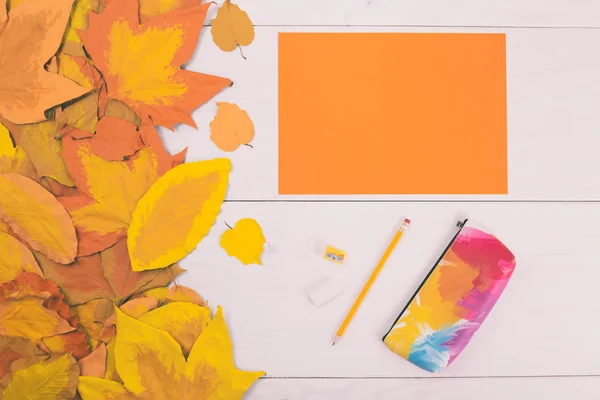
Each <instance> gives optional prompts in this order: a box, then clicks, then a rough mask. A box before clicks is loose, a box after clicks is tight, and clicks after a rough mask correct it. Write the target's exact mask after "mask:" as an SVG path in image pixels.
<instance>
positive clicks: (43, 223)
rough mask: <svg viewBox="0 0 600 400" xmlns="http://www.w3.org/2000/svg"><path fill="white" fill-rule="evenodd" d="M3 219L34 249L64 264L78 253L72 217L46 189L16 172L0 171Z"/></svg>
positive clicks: (70, 261)
mask: <svg viewBox="0 0 600 400" xmlns="http://www.w3.org/2000/svg"><path fill="white" fill-rule="evenodd" d="M0 219H2V220H3V221H4V222H5V223H6V224H7V225H8V226H10V227H11V229H12V230H13V231H14V232H15V233H16V234H17V235H18V236H19V237H20V238H21V239H23V240H24V241H25V242H27V244H29V246H31V247H32V248H33V249H34V250H37V251H39V252H41V253H44V254H45V255H47V256H48V258H50V259H51V260H54V261H56V262H59V263H62V264H69V263H72V262H73V261H74V259H75V254H77V237H76V236H75V228H74V227H73V223H72V221H71V217H69V214H67V211H66V210H65V209H64V207H63V206H62V205H61V204H60V203H59V202H58V200H56V198H55V197H54V196H52V195H51V194H50V193H49V192H48V191H47V190H46V189H44V188H43V187H42V186H40V185H39V184H37V183H35V182H34V181H32V180H31V179H29V178H26V177H24V176H21V175H17V174H0Z"/></svg>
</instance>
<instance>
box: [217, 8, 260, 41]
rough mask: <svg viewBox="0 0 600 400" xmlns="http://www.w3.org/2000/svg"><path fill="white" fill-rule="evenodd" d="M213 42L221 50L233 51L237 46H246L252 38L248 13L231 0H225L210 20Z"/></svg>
mask: <svg viewBox="0 0 600 400" xmlns="http://www.w3.org/2000/svg"><path fill="white" fill-rule="evenodd" d="M211 33H212V38H213V42H215V44H216V45H217V46H219V48H220V49H221V50H223V51H233V50H235V48H236V47H237V46H248V45H249V44H250V43H252V41H253V40H254V25H252V21H250V18H248V14H246V12H245V11H243V10H242V9H240V8H239V7H238V6H237V5H235V4H233V3H231V0H225V2H224V3H223V5H222V6H221V8H219V11H218V12H217V16H216V17H215V19H213V20H212V29H211Z"/></svg>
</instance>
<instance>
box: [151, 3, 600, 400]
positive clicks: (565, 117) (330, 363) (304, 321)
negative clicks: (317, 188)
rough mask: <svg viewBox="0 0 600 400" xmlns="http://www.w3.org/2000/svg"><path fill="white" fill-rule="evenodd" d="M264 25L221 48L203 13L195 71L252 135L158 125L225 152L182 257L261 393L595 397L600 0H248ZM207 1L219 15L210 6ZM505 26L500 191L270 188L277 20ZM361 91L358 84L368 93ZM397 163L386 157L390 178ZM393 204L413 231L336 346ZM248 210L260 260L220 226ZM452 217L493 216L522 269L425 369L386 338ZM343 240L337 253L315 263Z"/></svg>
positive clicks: (172, 142) (599, 333)
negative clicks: (226, 171)
mask: <svg viewBox="0 0 600 400" xmlns="http://www.w3.org/2000/svg"><path fill="white" fill-rule="evenodd" d="M239 3H240V5H241V6H242V7H243V8H244V9H245V10H247V11H248V13H249V14H250V16H251V17H252V19H253V21H254V23H255V24H256V39H255V41H254V43H253V44H252V45H251V46H249V47H247V48H245V49H244V53H245V55H246V56H247V58H248V59H247V60H243V59H242V58H241V57H240V56H239V54H238V53H237V52H233V53H222V52H220V50H218V49H217V48H216V46H214V44H213V43H212V42H211V40H210V32H209V31H208V29H209V28H206V29H205V30H204V33H203V38H202V39H201V44H200V46H199V49H198V52H197V54H196V56H195V57H194V59H193V60H192V61H191V62H190V64H189V65H188V68H189V69H192V70H196V71H201V72H208V73H216V74H221V75H223V76H227V77H230V78H232V79H233V81H234V82H235V83H234V86H233V87H232V88H230V89H228V90H226V91H224V92H223V93H222V94H220V95H219V96H217V98H216V99H215V101H229V102H236V103H238V104H239V105H240V106H241V107H242V108H245V109H246V110H248V112H249V114H250V115H251V117H252V119H253V120H254V123H255V126H256V138H255V140H254V141H253V145H254V148H253V149H250V148H245V147H242V148H240V149H238V150H237V151H236V152H234V153H223V152H221V151H219V150H218V149H216V147H215V146H214V145H213V144H212V142H211V141H210V139H209V130H208V123H209V121H210V120H211V119H212V118H213V116H214V114H215V112H216V105H215V101H212V102H210V103H209V104H207V105H205V106H203V107H201V108H200V109H199V110H198V111H197V112H195V113H194V119H195V120H196V122H197V123H198V126H199V131H196V130H193V129H191V128H187V127H178V128H177V129H176V133H171V132H164V131H163V132H162V135H163V138H164V139H165V140H166V143H167V147H168V148H169V149H170V150H172V151H176V150H180V149H181V148H183V147H185V146H189V153H188V160H189V161H194V160H200V159H205V158H212V157H229V158H231V159H232V162H233V165H234V171H233V172H232V175H231V182H230V188H229V193H228V197H227V198H228V200H227V202H226V204H225V205H224V206H223V210H222V213H221V215H220V216H219V219H218V222H217V223H216V225H215V226H214V227H213V229H212V231H211V233H210V235H209V236H208V237H207V238H206V239H205V240H204V241H203V242H202V243H201V244H200V246H199V247H198V249H197V250H196V251H194V252H193V253H192V254H191V255H190V256H189V257H188V258H187V259H186V260H185V261H184V262H183V263H182V265H183V267H185V268H187V269H188V271H189V272H188V273H186V274H185V275H184V276H182V277H181V279H179V281H180V283H182V284H186V285H189V286H191V287H193V288H194V289H196V290H198V291H199V292H200V293H201V294H202V295H203V296H204V297H205V298H206V299H208V301H209V302H210V304H211V305H212V306H216V305H217V304H221V305H223V307H224V309H225V316H226V319H227V322H228V324H229V326H230V328H231V334H232V337H233V342H234V347H235V356H236V363H237V365H238V366H239V367H240V368H244V369H264V370H266V371H267V372H268V377H267V378H266V379H261V380H260V381H259V382H258V383H257V384H256V385H255V386H254V387H253V389H252V390H251V391H250V392H249V393H248V396H247V398H248V399H253V400H267V399H268V400H284V399H285V400H299V399H302V400H329V399H336V400H337V399H350V400H353V399H361V400H362V399H398V398H407V399H456V400H459V399H460V400H462V399H476V398H477V399H508V398H527V399H550V400H553V399H569V400H570V399H597V398H598V393H599V392H600V361H599V360H600V348H598V346H596V341H597V338H599V337H600V318H598V316H599V315H600V300H598V296H597V293H598V283H597V282H598V281H599V278H600V272H599V271H600V230H599V229H598V226H599V224H600V179H599V177H600V157H598V155H597V154H598V148H600V112H599V111H598V110H599V108H598V107H599V106H600V78H599V76H600V52H599V51H597V48H598V45H599V44H600V29H598V28H600V1H597V0H503V1H499V0H370V1H369V0H344V1H339V0H306V1H302V2H293V1H282V0H244V1H241V0H240V2H239ZM214 11H215V10H214V9H213V10H212V12H213V13H214ZM290 31H295V32H315V31H318V32H357V31H360V32H473V33H476V32H503V33H506V35H507V80H508V88H507V90H508V125H509V133H508V143H509V146H508V162H509V194H508V195H507V196H443V195H442V196H280V195H279V194H278V191H277V135H278V131H277V35H278V33H279V32H290ZM362 101H368V99H362ZM392 174H393V171H390V175H392ZM403 216H409V217H411V218H412V219H413V225H412V227H411V228H410V231H409V233H408V234H407V236H406V237H405V239H404V240H403V241H402V243H401V245H400V246H399V247H398V249H397V250H396V252H395V253H394V254H393V256H392V258H391V259H390V262H389V264H388V265H387V267H386V268H385V270H384V272H383V274H382V276H381V278H380V279H379V280H378V282H377V283H376V285H375V286H374V288H373V291H372V293H371V294H370V296H369V297H368V298H367V300H366V301H365V303H364V305H363V307H362V308H361V310H360V312H359V313H358V315H357V317H356V318H355V320H354V321H353V323H352V325H351V327H350V329H349V330H348V332H347V334H346V335H345V337H344V339H343V340H342V342H341V343H339V345H336V346H335V347H334V348H332V347H331V344H330V340H331V337H332V335H333V333H334V331H335V328H336V327H337V324H338V323H339V322H340V320H341V319H342V318H343V316H344V314H345V312H346V310H347V308H348V307H349V305H350V304H351V302H352V301H353V299H354V296H355V295H356V293H357V291H358V290H359V289H360V287H361V286H362V284H363V282H364V280H365V279H366V277H367V276H368V274H369V272H370V269H371V268H372V266H373V264H374V263H375V262H376V261H377V259H378V257H379V256H380V254H381V252H382V251H383V250H384V247H385V245H386V243H387V241H388V240H389V238H390V235H392V234H393V230H394V227H395V226H396V225H397V223H398V222H399V220H400V219H401V218H402V217H403ZM244 217H252V218H255V219H257V220H258V221H259V223H260V224H261V225H262V227H263V230H264V232H265V235H266V237H267V240H268V242H269V243H268V246H267V248H266V251H265V254H264V256H263V262H264V265H263V266H255V265H253V266H247V267H244V266H242V265H241V264H240V263H239V262H238V261H237V260H235V259H233V258H230V257H228V256H227V255H226V254H225V252H224V251H223V250H222V249H221V248H220V247H219V237H220V235H221V233H222V232H224V231H225V229H227V227H226V226H225V223H224V222H228V223H229V224H232V223H235V221H237V220H238V219H240V218H244ZM461 217H471V218H473V219H476V220H478V221H479V222H481V223H483V224H484V225H485V226H487V227H488V228H490V229H491V230H492V231H494V232H495V233H496V234H497V235H498V236H499V237H500V238H501V239H502V240H504V241H505V242H506V244H507V245H508V246H509V247H510V248H511V249H512V250H513V251H514V253H515V254H516V257H517V269H516V272H515V274H514V277H513V279H512V281H511V283H510V284H509V286H508V288H507V289H506V291H505V293H504V294H503V296H502V297H501V299H500V301H499V302H498V304H497V306H496V307H495V309H494V311H492V313H491V315H490V317H489V319H488V320H487V321H486V323H485V324H484V325H483V326H482V328H481V329H480V331H479V332H478V333H477V334H476V336H475V338H474V339H473V341H472V342H471V343H470V344H469V346H468V347H467V348H466V350H465V351H464V352H463V354H462V355H461V356H460V357H459V358H458V359H457V360H456V362H455V363H454V364H453V365H452V366H450V367H449V368H448V369H447V370H446V371H445V372H444V373H442V374H436V375H432V374H429V373H425V372H423V371H421V370H419V369H418V368H416V367H414V366H412V365H411V364H410V363H408V362H407V361H405V360H403V359H401V358H400V357H398V356H396V355H394V354H393V353H391V352H390V351H389V350H387V348H386V347H385V346H384V345H383V344H382V343H381V336H382V335H383V334H384V333H385V332H386V331H387V329H388V328H389V326H390V324H391V323H392V322H393V321H394V319H395V317H396V316H397V314H398V313H399V312H400V311H401V309H402V307H403V306H404V304H405V303H406V302H407V301H408V299H409V298H410V296H411V294H412V293H413V291H414V289H415V288H416V287H417V286H418V284H419V283H420V281H421V280H422V279H423V277H424V276H425V274H426V273H427V271H428V270H429V268H430V267H431V264H432V263H433V262H434V260H435V259H436V258H437V256H438V255H439V253H440V252H441V250H442V249H443V248H444V246H445V245H446V243H447V242H448V240H449V239H450V237H451V235H452V232H453V231H454V229H455V228H454V227H453V225H454V223H455V222H456V220H457V219H459V218H461ZM326 243H329V244H333V245H336V246H339V247H341V248H343V249H346V250H347V251H348V254H349V258H348V262H347V264H345V265H344V266H336V265H333V264H330V263H328V262H326V261H324V260H321V258H320V254H319V252H318V249H319V248H320V247H321V246H322V245H324V244H326ZM325 276H330V277H333V278H334V279H336V280H337V281H338V282H340V284H341V285H342V286H343V288H344V291H345V292H344V294H343V295H342V296H341V297H339V298H337V299H335V300H334V301H333V302H331V303H330V304H327V305H325V306H323V307H322V308H316V307H315V306H313V305H312V304H311V303H310V301H309V299H308V297H307V296H306V294H305V290H306V287H307V286H308V285H310V284H311V283H312V282H314V281H316V280H318V279H320V278H322V277H325Z"/></svg>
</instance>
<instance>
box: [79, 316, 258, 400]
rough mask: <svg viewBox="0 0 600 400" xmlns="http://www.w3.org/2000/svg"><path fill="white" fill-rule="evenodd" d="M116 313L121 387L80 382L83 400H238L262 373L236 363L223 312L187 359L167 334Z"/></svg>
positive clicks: (101, 381)
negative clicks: (241, 368)
mask: <svg viewBox="0 0 600 400" xmlns="http://www.w3.org/2000/svg"><path fill="white" fill-rule="evenodd" d="M116 313H117V337H116V339H115V340H116V344H115V359H116V368H117V371H118V373H119V375H120V377H121V379H122V380H123V383H124V384H123V385H121V384H119V383H117V382H112V381H109V380H106V379H99V378H92V377H81V378H80V382H79V394H80V395H81V397H82V399H83V400H100V399H106V398H113V399H115V400H135V399H140V400H142V399H143V400H198V399H203V400H237V399H242V397H243V395H244V393H245V392H246V390H248V389H249V388H250V386H251V385H252V384H253V383H254V382H255V381H256V380H257V379H258V378H259V377H261V376H262V375H264V372H248V371H241V370H239V369H237V368H236V367H235V366H234V364H233V349H232V345H231V340H230V338H229V332H228V330H227V326H226V325H225V320H224V318H223V311H222V310H221V308H220V307H219V308H218V310H217V314H216V316H215V318H214V319H213V320H212V321H211V322H210V323H209V324H208V326H206V328H205V329H204V330H203V331H202V333H201V334H200V337H199V338H198V339H197V340H196V342H195V343H194V346H193V347H192V350H191V352H190V355H189V356H188V358H187V360H186V358H185V357H184V355H183V353H182V352H181V348H180V346H179V344H178V343H177V342H176V341H175V339H173V337H171V335H169V334H168V333H167V332H165V331H163V330H160V329H157V328H154V327H152V326H150V325H147V324H145V323H143V322H140V321H137V320H135V319H133V318H131V317H129V316H127V315H126V314H124V313H123V312H121V311H119V310H116Z"/></svg>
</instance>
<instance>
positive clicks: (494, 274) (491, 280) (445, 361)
mask: <svg viewBox="0 0 600 400" xmlns="http://www.w3.org/2000/svg"><path fill="white" fill-rule="evenodd" d="M459 226H460V230H459V231H458V233H457V234H456V235H455V236H454V238H453V239H452V241H451V242H450V244H449V245H448V247H446V250H445V251H444V253H443V254H442V255H441V256H440V258H439V259H438V261H437V263H436V264H435V265H434V266H433V268H432V269H431V271H430V272H429V274H428V275H427V276H426V277H425V279H424V280H423V282H422V283H421V285H420V286H419V288H418V289H417V291H416V292H415V294H413V297H412V298H411V300H410V301H409V303H408V304H407V305H406V307H405V308H404V310H402V312H401V313H400V315H399V316H398V319H396V322H394V325H393V326H392V328H391V329H390V330H389V332H388V333H387V334H386V335H385V336H384V338H383V342H384V343H385V344H386V345H387V346H388V347H389V348H390V350H392V351H393V352H394V353H396V354H398V355H400V356H402V357H404V358H406V359H407V360H408V361H410V362H411V363H413V364H415V365H416V366H418V367H421V368H423V369H424V370H426V371H430V372H440V371H442V370H443V369H444V368H446V367H447V366H448V365H450V364H451V363H452V362H453V361H454V360H455V359H456V357H458V355H459V354H460V352H461V351H462V350H463V349H464V348H465V346H466V345H467V343H469V341H470V340H471V338H472V337H473V335H474V334H475V332H477V329H479V326H480V325H481V324H482V323H483V321H484V320H485V318H486V317H487V316H488V314H489V313H490V311H491V309H492V307H494V304H496V301H497V300H498V298H499V297H500V295H501V294H502V292H503V291H504V288H505V287H506V284H507V283H508V281H509V279H510V277H511V275H512V273H513V270H514V268H515V257H514V255H513V253H511V251H510V250H508V249H507V248H506V246H505V245H504V244H502V242H500V241H499V240H498V239H497V238H496V237H495V236H493V235H491V234H489V233H486V232H485V231H484V230H482V229H481V228H478V227H477V226H476V225H475V224H473V223H471V222H470V221H467V220H465V221H464V222H463V223H460V224H459Z"/></svg>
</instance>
